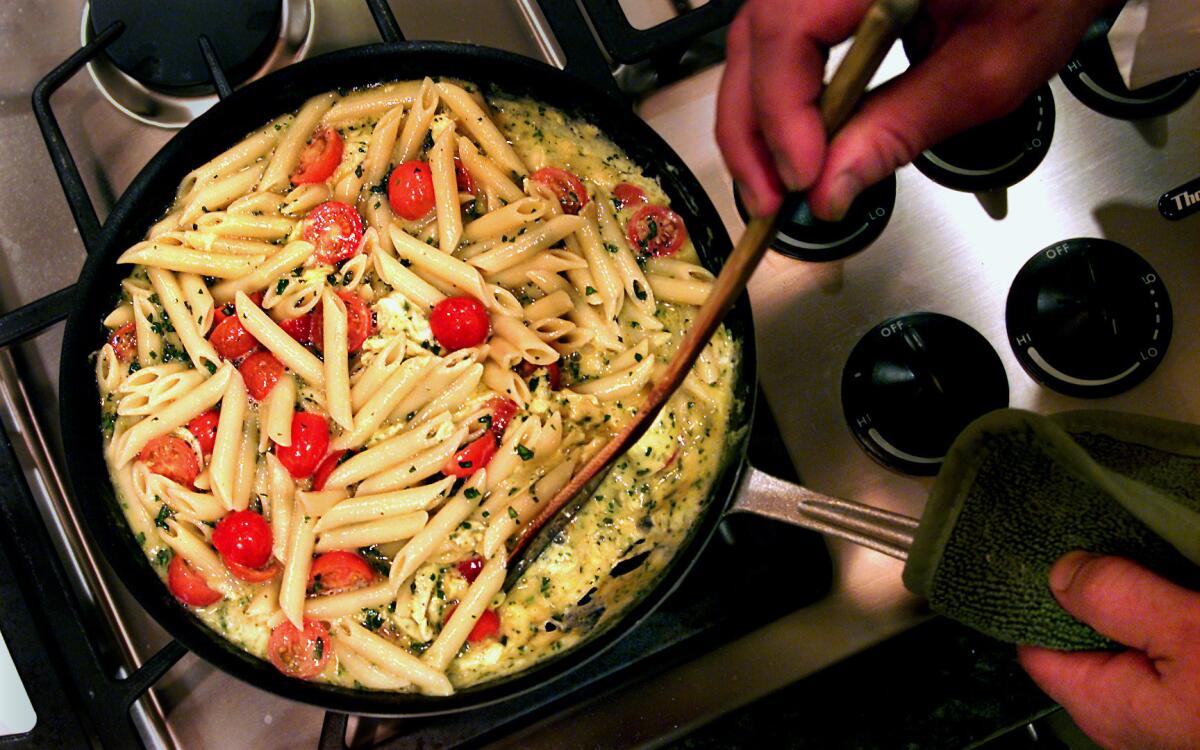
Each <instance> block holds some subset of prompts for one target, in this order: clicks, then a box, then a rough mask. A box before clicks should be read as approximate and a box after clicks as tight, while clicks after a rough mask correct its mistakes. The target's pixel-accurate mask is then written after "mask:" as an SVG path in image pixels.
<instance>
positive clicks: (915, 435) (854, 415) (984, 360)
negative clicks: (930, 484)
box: [842, 312, 1008, 474]
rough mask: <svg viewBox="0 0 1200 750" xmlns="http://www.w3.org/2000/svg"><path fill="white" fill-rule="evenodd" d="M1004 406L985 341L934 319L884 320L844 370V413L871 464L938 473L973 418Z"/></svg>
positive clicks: (1000, 369) (1001, 376) (997, 366)
mask: <svg viewBox="0 0 1200 750" xmlns="http://www.w3.org/2000/svg"><path fill="white" fill-rule="evenodd" d="M1007 405H1008V377H1007V375H1006V374H1005V372H1004V365H1003V363H1001V361H1000V357H999V356H998V355H997V354H996V351H995V350H994V349H993V348H992V346H991V344H989V343H988V342H987V339H985V338H984V337H983V336H982V335H980V334H979V332H978V331H976V330H975V329H974V328H972V327H971V326H969V325H967V324H966V323H963V322H962V321H961V320H958V319H956V318H951V317H949V316H947V315H940V314H938V313H928V312H920V313H912V314H910V315H902V316H900V317H896V318H889V319H887V320H885V321H883V322H882V323H880V324H879V325H877V326H875V327H874V328H873V329H871V331H870V332H869V333H868V334H867V335H866V336H864V337H863V338H862V340H861V341H859V342H858V344H857V345H856V346H855V347H854V350H853V351H852V352H851V353H850V359H849V360H848V361H847V362H846V368H845V369H844V370H843V371H842V409H843V410H844V412H845V414H846V421H847V422H848V423H849V425H850V430H851V432H853V433H854V437H855V438H857V439H858V442H859V443H860V444H861V445H862V447H863V448H864V449H865V450H866V451H867V453H868V454H870V456H871V457H872V458H874V459H875V460H877V461H879V462H880V463H882V464H883V465H885V466H888V467H890V468H893V469H898V470H900V471H903V472H906V473H909V474H936V473H937V471H938V468H939V467H940V466H941V463H942V459H943V458H945V456H946V451H947V450H948V449H949V448H950V445H951V443H953V442H954V439H955V438H956V437H958V434H959V433H960V432H962V430H963V428H964V427H966V426H967V425H968V424H970V423H971V422H972V421H973V420H974V419H975V418H976V417H979V416H982V415H983V414H986V413H988V412H990V411H993V410H995V409H1001V408H1004V407H1005V406H1007Z"/></svg>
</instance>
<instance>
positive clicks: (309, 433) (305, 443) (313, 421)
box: [275, 411, 329, 479]
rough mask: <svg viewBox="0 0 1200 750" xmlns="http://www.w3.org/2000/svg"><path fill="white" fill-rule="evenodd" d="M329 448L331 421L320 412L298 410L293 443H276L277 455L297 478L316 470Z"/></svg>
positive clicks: (295, 417) (293, 427) (294, 422)
mask: <svg viewBox="0 0 1200 750" xmlns="http://www.w3.org/2000/svg"><path fill="white" fill-rule="evenodd" d="M327 450H329V422H328V421H326V419H325V417H322V416H321V415H320V414H314V413H312V412H310V411H298V412H296V413H295V414H293V415H292V444H291V445H288V446H283V445H276V446H275V457H276V458H278V459H279V463H281V464H283V468H285V469H287V470H288V473H289V474H291V475H292V477H293V478H295V479H303V478H304V477H307V476H309V475H310V474H312V473H313V472H314V471H316V468H317V465H318V464H319V463H321V459H322V458H324V457H325V452H326V451H327Z"/></svg>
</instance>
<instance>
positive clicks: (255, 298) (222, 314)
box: [213, 291, 263, 331]
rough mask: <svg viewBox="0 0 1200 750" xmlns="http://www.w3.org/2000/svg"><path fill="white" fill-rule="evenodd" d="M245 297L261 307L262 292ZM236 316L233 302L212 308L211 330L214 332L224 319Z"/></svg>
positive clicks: (235, 307)
mask: <svg viewBox="0 0 1200 750" xmlns="http://www.w3.org/2000/svg"><path fill="white" fill-rule="evenodd" d="M246 296H247V297H249V298H250V301H251V302H253V303H254V304H256V305H258V306H259V307H262V301H263V293H262V291H257V292H255V293H254V294H247V295H246ZM236 314H237V306H236V305H234V304H233V302H226V303H225V304H223V305H221V306H220V307H214V308H213V330H214V331H215V330H216V328H217V326H219V325H221V323H222V322H223V321H224V320H225V319H226V318H232V317H234V316H235V315H236Z"/></svg>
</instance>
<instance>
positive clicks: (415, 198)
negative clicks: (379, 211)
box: [388, 159, 437, 221]
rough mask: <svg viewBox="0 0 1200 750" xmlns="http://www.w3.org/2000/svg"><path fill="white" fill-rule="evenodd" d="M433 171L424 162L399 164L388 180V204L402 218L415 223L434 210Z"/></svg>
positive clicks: (415, 161) (414, 161)
mask: <svg viewBox="0 0 1200 750" xmlns="http://www.w3.org/2000/svg"><path fill="white" fill-rule="evenodd" d="M436 202H437V201H436V199H435V197H434V194H433V171H432V170H430V168H429V165H428V164H427V163H425V162H423V161H419V160H415V159H414V160H413V161H406V162H404V163H403V164H397V165H396V168H395V169H393V170H392V175H391V177H389V178H388V203H389V204H391V206H392V210H393V211H395V212H396V213H397V214H398V215H399V216H400V217H401V218H404V219H408V220H409V221H413V220H415V219H419V218H421V217H422V216H424V215H425V214H427V213H429V212H430V211H432V210H433V206H434V203H436Z"/></svg>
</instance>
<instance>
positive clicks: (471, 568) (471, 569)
mask: <svg viewBox="0 0 1200 750" xmlns="http://www.w3.org/2000/svg"><path fill="white" fill-rule="evenodd" d="M455 567H456V568H458V572H459V573H462V575H463V578H466V579H467V583H475V579H476V578H478V577H479V573H480V571H482V570H483V558H482V557H480V556H479V555H476V556H474V557H470V558H467V559H466V560H463V561H462V562H460V563H459V564H458V565H456V566H455Z"/></svg>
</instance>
